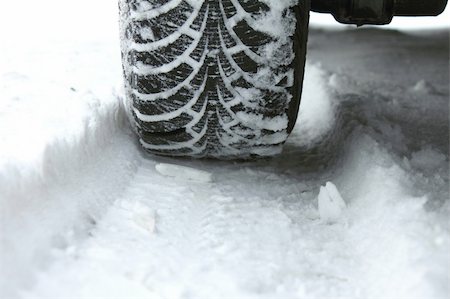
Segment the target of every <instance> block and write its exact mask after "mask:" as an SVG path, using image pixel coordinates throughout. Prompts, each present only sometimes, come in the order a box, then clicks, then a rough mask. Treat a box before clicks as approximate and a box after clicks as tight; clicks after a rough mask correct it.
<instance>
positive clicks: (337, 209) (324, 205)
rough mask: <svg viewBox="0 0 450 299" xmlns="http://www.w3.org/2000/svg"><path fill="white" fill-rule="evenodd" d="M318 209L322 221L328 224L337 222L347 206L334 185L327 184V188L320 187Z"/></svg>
mask: <svg viewBox="0 0 450 299" xmlns="http://www.w3.org/2000/svg"><path fill="white" fill-rule="evenodd" d="M318 207H319V215H320V219H322V220H323V221H325V222H326V223H333V222H336V221H338V220H339V218H340V217H341V215H342V212H343V210H344V209H345V208H346V204H345V201H344V200H343V199H342V196H341V194H340V193H339V191H338V189H337V188H336V186H335V185H334V184H333V183H331V182H327V183H326V184H325V186H321V187H320V191H319V196H318Z"/></svg>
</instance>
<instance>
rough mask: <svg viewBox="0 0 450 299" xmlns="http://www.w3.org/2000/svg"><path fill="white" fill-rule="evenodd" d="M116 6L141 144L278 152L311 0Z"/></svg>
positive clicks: (181, 151) (168, 150)
mask: <svg viewBox="0 0 450 299" xmlns="http://www.w3.org/2000/svg"><path fill="white" fill-rule="evenodd" d="M292 2H293V1H290V0H271V1H269V0H260V1H258V0H253V1H248V0H203V1H202V0H120V2H119V8H120V25H121V50H122V65H123V71H124V77H125V91H126V102H127V108H128V110H129V111H128V112H129V115H130V120H131V122H132V124H133V127H134V128H135V131H136V132H137V134H138V136H139V139H140V143H141V145H142V146H143V148H144V149H145V150H147V151H149V152H151V153H155V154H161V155H169V156H193V157H214V158H247V157H251V156H271V155H274V154H277V153H279V152H280V151H281V148H282V145H283V143H284V142H285V141H286V138H287V137H288V135H289V133H290V132H291V131H292V129H293V127H294V124H295V121H296V118H297V113H298V108H299V105H300V97H301V89H302V83H303V74H304V67H305V55H306V41H307V31H308V20H309V2H308V1H302V0H300V3H299V4H298V5H295V6H292V4H290V3H292Z"/></svg>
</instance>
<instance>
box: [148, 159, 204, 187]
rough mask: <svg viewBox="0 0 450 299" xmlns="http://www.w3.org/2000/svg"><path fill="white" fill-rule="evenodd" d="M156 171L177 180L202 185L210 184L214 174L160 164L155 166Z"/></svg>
mask: <svg viewBox="0 0 450 299" xmlns="http://www.w3.org/2000/svg"><path fill="white" fill-rule="evenodd" d="M155 169H156V171H158V172H159V173H160V174H162V175H165V176H168V177H172V178H176V179H179V180H184V181H197V182H201V183H209V182H211V181H212V174H211V173H209V172H207V171H203V170H199V169H195V168H192V167H186V166H181V165H174V164H167V163H159V164H157V165H156V166H155Z"/></svg>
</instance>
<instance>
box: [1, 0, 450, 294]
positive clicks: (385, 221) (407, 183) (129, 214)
mask: <svg viewBox="0 0 450 299" xmlns="http://www.w3.org/2000/svg"><path fill="white" fill-rule="evenodd" d="M47 2H48V3H50V4H51V3H52V2H51V1H44V4H45V3H47ZM100 2H101V1H100ZM106 2H109V1H106ZM106 2H105V3H104V4H105V5H106V6H105V7H108V9H107V11H112V12H114V8H111V7H109V6H108V5H110V6H111V5H112V4H110V3H109V4H107V3H106ZM113 4H114V3H113ZM79 5H90V3H89V2H86V1H81V2H80V4H79ZM99 7H100V5H99ZM100 11H102V10H99V12H100ZM99 14H100V16H97V15H96V17H95V18H89V17H86V19H85V24H84V26H87V25H86V24H91V25H92V27H91V28H92V31H93V32H94V33H92V32H90V33H91V34H92V36H94V37H95V38H92V39H89V38H77V39H72V38H73V35H72V36H66V35H63V34H62V35H58V34H57V35H56V36H55V37H50V36H45V38H42V39H36V40H35V41H34V44H33V46H32V47H30V46H27V44H26V42H25V41H24V40H22V39H21V38H20V36H15V35H7V38H9V39H8V40H7V41H8V43H6V44H2V47H1V48H0V208H1V210H0V212H1V214H0V216H1V218H0V219H1V223H0V224H1V227H0V229H1V231H0V232H1V235H0V240H1V251H0V297H1V298H337V297H339V298H448V296H449V292H450V291H449V279H450V274H449V269H450V257H449V251H450V233H449V230H450V225H449V220H448V216H449V212H450V204H449V201H450V200H449V177H448V175H449V149H448V142H449V125H448V116H449V111H448V99H449V87H448V82H449V70H448V59H449V57H448V50H449V48H448V47H449V46H448V31H430V32H409V33H403V32H397V31H383V30H375V29H359V30H355V29H351V30H341V31H330V30H329V29H327V30H320V29H312V30H311V35H310V43H309V57H308V59H309V62H308V65H307V69H306V78H305V86H304V93H303V101H302V104H301V108H300V109H301V112H300V115H299V121H298V124H297V126H296V128H295V130H294V132H293V134H292V135H291V137H290V138H289V139H288V142H287V143H286V145H285V148H284V151H283V153H282V154H280V155H278V156H276V157H274V158H271V159H263V160H256V161H216V160H189V159H170V158H163V157H157V156H151V155H147V154H144V153H143V152H142V151H141V149H140V147H139V146H138V144H137V142H136V139H135V137H134V135H133V133H132V132H131V131H132V130H131V129H130V126H129V124H128V122H127V119H126V116H125V113H124V108H123V105H122V100H123V91H122V90H121V88H120V85H121V84H120V82H121V69H120V52H119V41H118V40H117V38H116V35H115V34H111V33H109V34H101V32H100V31H101V30H103V29H104V27H105V25H104V24H103V25H99V26H97V25H93V24H97V22H98V20H97V19H96V18H98V17H102V15H103V17H104V18H105V20H106V19H107V20H109V19H113V16H110V15H109V14H110V13H109V12H108V13H106V12H105V11H103V13H99ZM69 21H70V20H69ZM105 22H106V24H112V29H111V30H115V29H116V28H117V26H116V27H114V26H115V23H114V22H113V21H111V20H109V21H105ZM108 22H109V23H108ZM69 23H70V22H69ZM62 26H63V28H62V29H61V30H62V31H64V23H63V25H62ZM66 26H68V25H67V24H66ZM28 29H29V30H31V31H30V32H28V31H27V32H28V34H29V35H30V36H33V29H32V27H30V28H28ZM39 29H40V28H39ZM17 30H18V31H20V30H19V29H17ZM95 30H98V31H99V32H98V35H96V34H95V32H96V31H95ZM117 31H118V29H117ZM83 36H86V35H83ZM88 36H89V35H88ZM3 45H7V46H3Z"/></svg>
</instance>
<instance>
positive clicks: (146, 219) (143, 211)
mask: <svg viewBox="0 0 450 299" xmlns="http://www.w3.org/2000/svg"><path fill="white" fill-rule="evenodd" d="M133 220H134V222H135V223H136V224H137V225H138V226H139V227H141V228H143V229H144V230H147V231H149V232H150V233H153V232H154V231H155V225H156V213H155V211H154V210H153V209H151V208H149V207H147V206H145V205H143V204H137V205H136V206H135V207H134V208H133Z"/></svg>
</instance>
